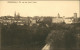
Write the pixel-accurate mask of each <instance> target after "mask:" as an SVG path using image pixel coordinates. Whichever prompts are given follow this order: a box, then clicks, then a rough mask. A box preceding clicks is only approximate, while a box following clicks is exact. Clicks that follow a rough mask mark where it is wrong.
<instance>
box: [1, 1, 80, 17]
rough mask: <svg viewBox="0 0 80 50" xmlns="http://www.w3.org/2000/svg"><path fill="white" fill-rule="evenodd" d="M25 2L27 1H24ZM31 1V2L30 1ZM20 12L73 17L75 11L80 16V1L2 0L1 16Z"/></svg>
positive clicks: (25, 14) (27, 14) (25, 15)
mask: <svg viewBox="0 0 80 50" xmlns="http://www.w3.org/2000/svg"><path fill="white" fill-rule="evenodd" d="M22 2H25V3H22ZM29 2H31V3H29ZM34 2H35V3H34ZM15 12H16V13H20V15H21V16H23V17H27V16H31V17H33V16H55V17H56V16H57V15H58V13H59V14H60V16H61V17H63V16H65V17H72V16H73V15H74V13H77V16H79V14H80V13H79V1H20V3H19V1H15V3H11V2H10V1H0V16H7V15H11V16H14V13H15Z"/></svg>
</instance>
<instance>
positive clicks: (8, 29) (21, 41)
mask: <svg viewBox="0 0 80 50" xmlns="http://www.w3.org/2000/svg"><path fill="white" fill-rule="evenodd" d="M1 27H2V29H1V38H2V40H1V41H2V45H4V46H6V45H28V44H30V43H35V44H40V43H44V42H45V39H46V36H47V35H48V33H49V32H50V30H49V28H47V27H46V26H44V25H36V24H34V25H32V26H29V25H23V26H21V25H17V24H16V23H13V24H11V25H2V26H1Z"/></svg>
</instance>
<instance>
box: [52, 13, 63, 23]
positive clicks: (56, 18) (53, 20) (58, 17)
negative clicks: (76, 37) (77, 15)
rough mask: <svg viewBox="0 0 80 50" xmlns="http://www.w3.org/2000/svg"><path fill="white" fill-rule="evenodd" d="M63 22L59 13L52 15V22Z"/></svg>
mask: <svg viewBox="0 0 80 50" xmlns="http://www.w3.org/2000/svg"><path fill="white" fill-rule="evenodd" d="M63 22H64V18H63V17H60V14H59V13H58V16H57V17H53V18H52V23H63Z"/></svg>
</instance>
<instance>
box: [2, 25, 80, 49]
mask: <svg viewBox="0 0 80 50" xmlns="http://www.w3.org/2000/svg"><path fill="white" fill-rule="evenodd" d="M1 27H2V28H1V45H2V47H8V46H10V47H12V48H14V47H15V48H21V47H22V48H30V47H33V48H38V50H41V48H42V47H43V46H44V45H45V44H46V43H52V44H54V45H52V46H53V47H54V46H55V48H64V47H66V48H72V47H75V48H77V47H78V48H80V46H79V45H77V44H80V40H78V39H79V37H78V34H80V24H70V25H68V24H52V25H50V26H49V27H47V26H46V25H45V24H44V25H43V24H40V25H36V24H34V25H32V26H29V25H23V26H18V25H17V24H15V23H13V24H11V25H7V26H6V25H2V26H1ZM51 39H52V40H51ZM53 41H54V42H53ZM39 48H40V49H39ZM28 50H30V49H28ZM33 50H36V49H33Z"/></svg>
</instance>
